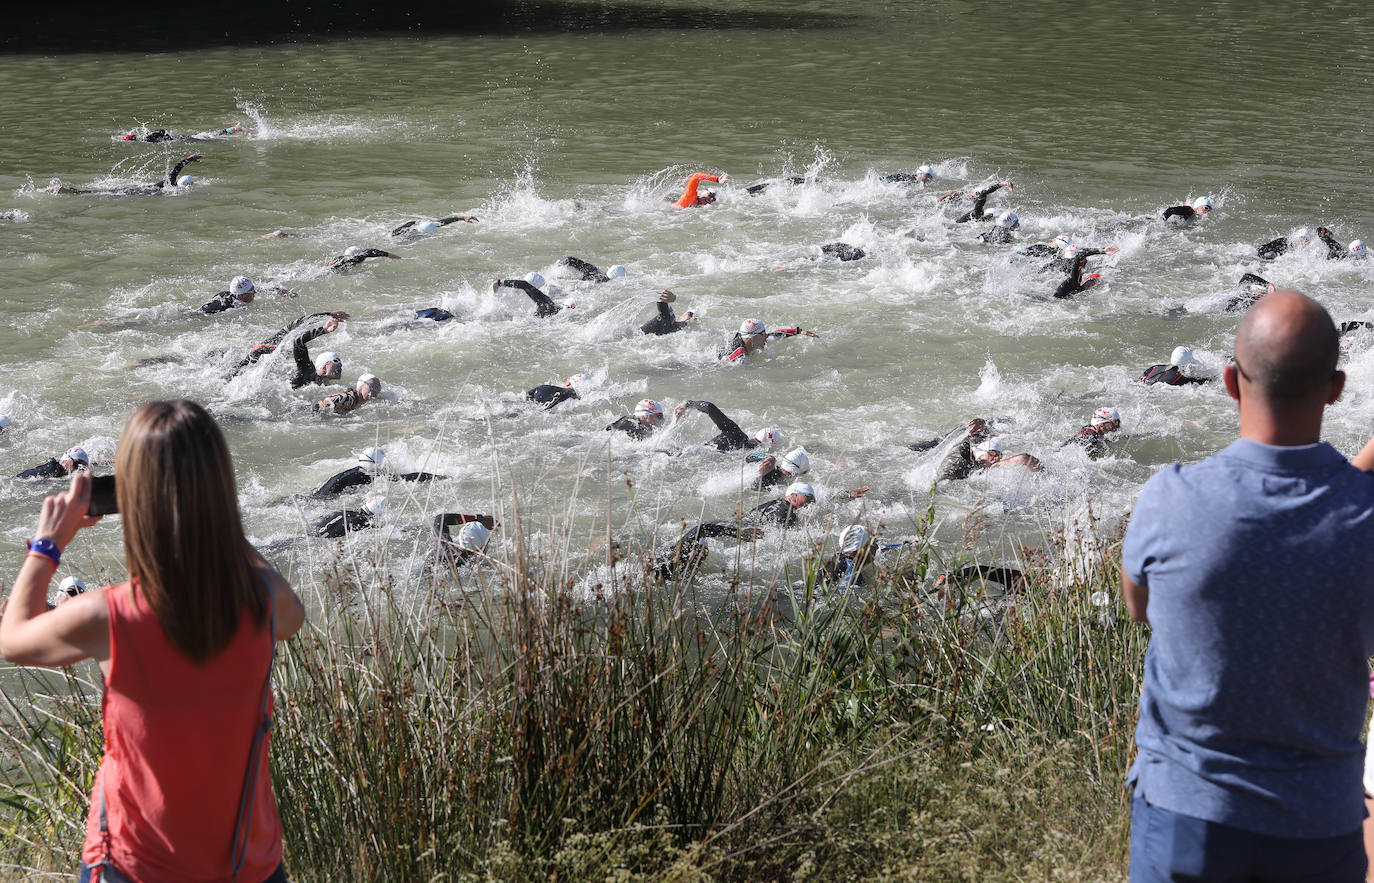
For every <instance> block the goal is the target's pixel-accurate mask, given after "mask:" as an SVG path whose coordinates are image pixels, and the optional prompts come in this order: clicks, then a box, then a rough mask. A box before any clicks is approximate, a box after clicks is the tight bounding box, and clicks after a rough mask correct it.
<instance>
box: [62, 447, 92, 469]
mask: <svg viewBox="0 0 1374 883" xmlns="http://www.w3.org/2000/svg"><path fill="white" fill-rule="evenodd" d="M62 459H63V460H71V461H72V462H73V463H81V464H84V465H86V466H89V465H91V458H90V457H88V456H86V451H85V449H84V448H68V449H67V453H65V454H63V455H62Z"/></svg>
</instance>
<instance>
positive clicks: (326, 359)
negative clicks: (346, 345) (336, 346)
mask: <svg viewBox="0 0 1374 883" xmlns="http://www.w3.org/2000/svg"><path fill="white" fill-rule="evenodd" d="M330 362H338V363H339V370H340V371H342V370H343V357H342V356H340V355H339V354H338V353H335V352H325V353H320V354H319V355H318V356H316V357H315V370H316V371H317V372H319V373H320V374H323V373H324V369H325V368H327V367H329V363H330Z"/></svg>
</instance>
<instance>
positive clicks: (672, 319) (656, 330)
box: [639, 301, 683, 335]
mask: <svg viewBox="0 0 1374 883" xmlns="http://www.w3.org/2000/svg"><path fill="white" fill-rule="evenodd" d="M682 327H683V326H681V325H679V324H678V322H677V315H676V314H675V313H674V312H673V308H672V306H670V305H669V304H667V303H665V302H664V301H659V302H658V315H657V316H654V317H653V318H652V319H650V320H649V321H647V322H645V323H644V324H643V325H640V326H639V330H640V331H642V332H644V333H645V334H660V335H661V334H673V333H674V332H677V331H681V330H682Z"/></svg>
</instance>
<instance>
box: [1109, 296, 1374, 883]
mask: <svg viewBox="0 0 1374 883" xmlns="http://www.w3.org/2000/svg"><path fill="white" fill-rule="evenodd" d="M1338 353H1339V339H1338V337H1337V334H1336V326H1335V325H1334V324H1333V323H1332V321H1331V317H1330V316H1329V315H1328V314H1327V312H1326V310H1325V309H1323V308H1322V307H1321V305H1320V304H1318V303H1317V302H1316V301H1314V300H1312V299H1311V298H1308V297H1307V296H1305V295H1303V294H1300V293H1298V292H1296V291H1283V290H1279V291H1275V292H1273V293H1272V294H1268V295H1265V296H1264V297H1263V298H1261V299H1260V300H1259V302H1258V303H1256V304H1255V306H1254V307H1252V308H1251V310H1250V311H1249V312H1248V313H1247V314H1246V315H1245V318H1244V319H1242V320H1241V323H1240V328H1239V329H1238V330H1237V332H1236V344H1235V355H1236V361H1235V364H1234V365H1231V366H1228V367H1227V368H1226V369H1225V371H1224V375H1223V379H1224V380H1225V384H1226V391H1227V392H1228V393H1229V394H1230V396H1231V398H1233V399H1235V400H1236V407H1237V409H1238V410H1239V412H1240V438H1239V439H1238V440H1237V441H1235V442H1233V443H1232V444H1230V445H1229V446H1227V447H1226V448H1225V449H1224V450H1222V451H1220V452H1218V453H1216V454H1213V455H1212V456H1211V457H1208V458H1206V459H1204V460H1202V461H1201V462H1199V463H1194V464H1192V465H1190V466H1181V465H1179V464H1177V463H1175V464H1173V465H1172V466H1169V467H1167V468H1165V469H1164V470H1162V471H1161V472H1159V473H1157V474H1156V475H1155V476H1154V477H1153V478H1151V479H1150V480H1149V481H1148V482H1147V483H1146V485H1145V487H1144V489H1143V490H1141V492H1140V498H1139V499H1138V500H1137V501H1136V505H1135V510H1134V513H1133V515H1132V518H1131V524H1130V527H1129V528H1128V530H1127V532H1126V539H1125V543H1124V546H1123V548H1122V556H1121V585H1122V590H1123V592H1124V594H1125V599H1126V606H1127V608H1128V609H1129V610H1130V613H1131V616H1132V618H1134V619H1135V620H1137V621H1139V622H1143V623H1149V625H1150V626H1151V629H1152V633H1151V636H1150V646H1149V650H1148V651H1147V652H1146V654H1145V680H1144V688H1143V690H1142V691H1141V696H1140V722H1139V724H1138V726H1137V728H1136V745H1137V747H1138V749H1139V750H1138V752H1137V755H1136V761H1135V765H1134V766H1133V767H1132V768H1131V773H1130V778H1129V784H1130V785H1131V786H1132V787H1133V790H1134V795H1135V796H1134V800H1133V802H1132V807H1131V829H1132V831H1131V863H1130V867H1131V880H1132V881H1153V880H1177V879H1189V880H1193V879H1198V880H1204V879H1205V880H1297V879H1304V880H1329V881H1336V880H1340V881H1350V883H1356V881H1362V880H1364V879H1365V866H1366V862H1365V853H1364V848H1363V843H1362V840H1361V831H1360V826H1361V821H1362V819H1363V817H1364V811H1365V806H1364V798H1363V794H1362V790H1361V787H1360V778H1361V771H1362V767H1363V762H1364V749H1363V747H1362V745H1361V744H1360V736H1361V731H1362V730H1363V728H1364V715H1365V705H1366V703H1367V701H1368V698H1369V680H1368V678H1369V669H1368V665H1367V661H1368V659H1369V657H1370V656H1371V655H1374V569H1371V568H1370V566H1369V550H1370V549H1371V548H1374V546H1371V543H1374V475H1370V474H1369V473H1366V472H1362V471H1361V470H1360V469H1358V468H1356V467H1355V466H1354V465H1352V464H1351V463H1348V462H1346V460H1345V458H1344V457H1343V456H1341V454H1340V453H1339V452H1338V451H1336V449H1335V448H1333V447H1331V446H1330V445H1328V444H1326V443H1325V442H1322V441H1321V426H1322V414H1323V411H1324V410H1325V408H1326V406H1327V405H1329V404H1331V403H1332V402H1334V401H1336V399H1337V398H1338V397H1339V396H1340V394H1341V390H1342V388H1343V387H1344V386H1345V373H1344V372H1342V371H1338V370H1337V369H1336V360H1337V356H1338ZM1371 448H1374V443H1371ZM1371 457H1374V451H1372V452H1371Z"/></svg>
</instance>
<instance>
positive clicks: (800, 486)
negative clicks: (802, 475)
mask: <svg viewBox="0 0 1374 883" xmlns="http://www.w3.org/2000/svg"><path fill="white" fill-rule="evenodd" d="M793 494H801V495H802V496H803V497H806V498H807V499H808V500H810V501H811V502H813V503H814V502H816V491H815V490H813V489H812V487H811V485H809V484H807V483H806V482H804V481H794V482H792V483H791V484H789V485H788V486H787V493H786V494H784V495H783V496H786V497H790V496H792V495H793Z"/></svg>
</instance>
